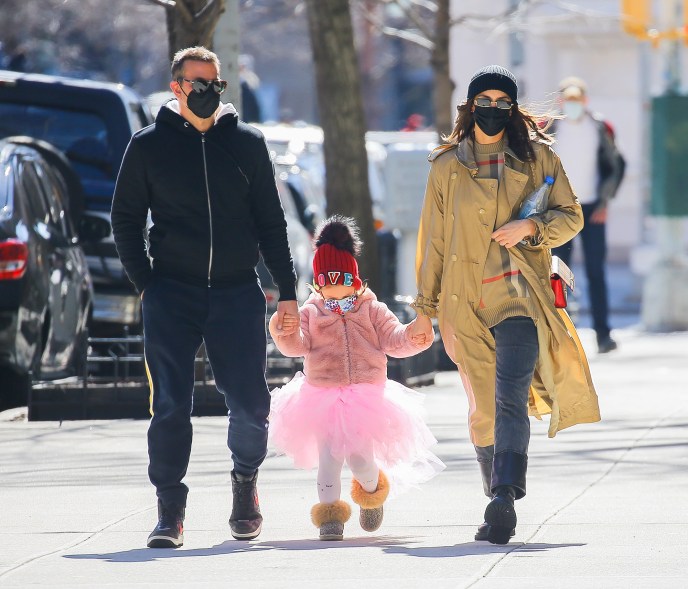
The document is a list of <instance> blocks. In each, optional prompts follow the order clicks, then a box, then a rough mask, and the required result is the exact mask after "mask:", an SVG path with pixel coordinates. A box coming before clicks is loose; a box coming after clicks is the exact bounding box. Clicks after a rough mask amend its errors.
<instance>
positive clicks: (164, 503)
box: [112, 47, 299, 547]
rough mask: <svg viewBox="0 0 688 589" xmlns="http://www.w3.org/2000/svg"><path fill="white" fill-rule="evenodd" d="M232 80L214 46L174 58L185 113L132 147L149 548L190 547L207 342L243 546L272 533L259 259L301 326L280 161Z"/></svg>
mask: <svg viewBox="0 0 688 589" xmlns="http://www.w3.org/2000/svg"><path fill="white" fill-rule="evenodd" d="M219 72H220V63H219V61H218V58H217V56H216V55H215V54H214V53H212V52H211V51H208V50H207V49H205V48H203V47H193V48H189V49H184V50H182V51H179V52H178V53H177V54H176V55H175V57H174V60H173V62H172V82H171V83H170V88H171V89H172V92H173V93H174V95H175V97H176V100H171V101H170V102H168V103H167V104H166V105H165V106H163V107H162V108H161V109H160V112H159V113H158V116H157V119H156V121H155V123H154V124H153V125H151V126H149V127H147V128H145V129H142V130H141V131H139V132H138V133H136V134H135V135H134V136H133V137H132V139H131V141H130V143H129V146H128V147H127V151H126V153H125V155H124V160H123V162H122V167H121V169H120V172H119V176H118V178H117V186H116V189H115V195H114V200H113V203H112V227H113V234H114V238H115V243H116V245H117V251H118V253H119V256H120V259H121V260H122V265H123V266H124V269H125V270H126V272H127V275H128V276H129V278H130V280H131V281H132V282H133V283H134V285H135V287H136V289H137V290H138V292H139V293H141V299H142V305H143V321H144V340H145V356H146V366H147V370H148V374H149V381H150V388H151V415H152V419H151V422H150V427H149V429H148V455H149V459H150V463H149V469H148V473H149V476H150V479H151V482H152V483H153V485H155V487H156V491H157V496H158V520H159V521H158V524H157V526H156V527H155V529H154V530H153V532H152V533H151V534H150V536H149V537H148V546H149V547H177V546H181V545H182V543H183V521H184V514H185V508H186V497H187V493H188V487H187V486H186V485H185V484H184V483H183V482H182V480H183V478H184V476H185V475H186V470H187V467H188V462H189V455H190V452H191V438H192V426H191V409H192V397H193V383H194V358H195V355H196V352H197V350H198V348H199V347H200V345H201V343H203V342H205V346H206V350H207V353H208V358H209V360H210V363H211V365H212V369H213V374H214V376H215V382H216V384H217V388H218V389H219V390H220V392H222V393H223V394H224V396H225V401H226V404H227V408H228V409H229V427H228V439H227V443H228V446H229V449H230V451H231V454H232V459H233V461H234V468H233V470H232V473H231V479H232V491H233V506H232V514H231V516H230V520H229V524H230V527H231V532H232V535H233V536H234V537H235V538H237V539H244V540H250V539H252V538H255V537H256V536H258V534H259V533H260V529H261V525H262V516H261V515H260V508H259V505H258V495H257V491H256V478H257V473H258V467H259V466H260V465H261V464H262V462H263V460H264V459H265V455H266V452H267V450H266V448H267V426H268V423H267V417H268V413H269V410H270V396H269V393H268V388H267V384H266V381H265V357H266V336H265V313H266V308H265V296H264V294H263V292H262V290H261V287H260V283H259V281H258V278H257V274H256V270H255V267H256V264H257V262H258V256H259V252H260V253H261V254H262V256H263V259H264V260H265V264H266V266H267V268H268V270H269V271H270V273H271V274H272V276H273V279H274V281H275V283H276V284H277V286H278V288H279V292H280V302H279V304H278V313H279V314H280V317H282V316H283V315H284V314H285V313H289V314H291V315H294V316H296V317H298V316H299V314H298V308H297V303H296V275H295V272H294V266H293V263H292V258H291V254H290V252H289V245H288V242H287V232H286V220H285V217H284V211H283V210H282V206H281V203H280V200H279V196H278V193H277V188H276V185H275V179H274V171H273V167H272V163H271V161H270V156H269V154H268V150H267V147H266V144H265V141H264V139H263V136H262V135H261V134H260V132H259V131H257V130H256V129H254V128H253V127H250V126H249V125H246V124H245V123H243V122H242V121H239V120H238V117H237V113H236V110H235V109H234V107H233V106H232V105H231V104H222V103H220V94H221V93H222V92H223V91H224V89H225V87H226V82H224V81H223V80H220V79H219ZM149 213H150V220H151V222H152V224H151V226H150V229H149V231H148V233H147V235H148V247H147V244H146V239H145V237H144V235H145V232H146V226H147V218H148V215H149ZM297 328H298V327H296V328H293V327H292V328H291V329H289V330H287V328H286V327H285V330H284V333H285V334H286V333H289V332H292V331H294V329H297Z"/></svg>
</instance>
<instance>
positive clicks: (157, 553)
mask: <svg viewBox="0 0 688 589" xmlns="http://www.w3.org/2000/svg"><path fill="white" fill-rule="evenodd" d="M409 542H414V540H413V539H412V538H406V537H392V536H380V537H377V538H350V539H347V540H342V541H337V542H323V541H321V540H276V541H267V540H266V541H264V542H244V541H240V540H227V541H225V542H223V543H222V544H218V545H216V546H212V547H210V548H191V549H188V550H185V549H184V548H177V549H174V548H133V549H131V550H123V551H121V552H104V553H102V554H65V555H64V556H63V558H69V559H74V560H102V561H105V562H152V561H155V560H161V559H165V558H189V557H199V556H221V555H225V554H234V553H238V552H263V551H265V550H326V549H331V548H361V547H365V546H371V547H374V546H376V547H379V548H383V549H385V550H388V549H391V548H393V547H396V546H402V545H404V544H408V543H409ZM409 550H411V549H409Z"/></svg>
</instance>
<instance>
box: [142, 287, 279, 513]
mask: <svg viewBox="0 0 688 589" xmlns="http://www.w3.org/2000/svg"><path fill="white" fill-rule="evenodd" d="M265 312H266V309H265V296H264V294H263V291H262V290H261V288H260V284H259V283H258V281H257V280H256V282H254V283H250V284H244V285H240V286H233V287H227V288H206V287H199V286H191V285H187V284H184V283H181V282H177V281H175V280H170V279H166V278H161V277H155V278H154V279H153V281H152V282H151V283H150V284H149V285H148V286H147V287H146V290H145V292H144V295H143V320H144V344H145V355H146V366H147V369H148V371H149V377H150V382H151V412H152V418H151V422H150V426H149V428H148V456H149V459H150V464H149V467H148V474H149V476H150V480H151V482H152V483H153V485H154V486H155V488H156V490H157V495H158V497H159V498H160V500H161V501H162V502H163V503H176V504H179V505H186V495H187V493H188V491H189V489H188V487H187V486H186V485H185V484H184V483H182V480H183V479H184V477H185V475H186V470H187V467H188V464H189V455H190V454H191V439H192V426H191V410H192V405H193V385H194V358H195V356H196V352H197V350H198V348H199V347H200V345H201V343H202V342H205V346H206V351H207V353H208V359H209V360H210V364H211V366H212V369H213V374H214V376H215V382H216V384H217V388H218V390H219V391H220V392H221V393H222V394H223V395H224V397H225V403H226V404H227V408H228V409H229V427H228V435H227V445H228V446H229V449H230V451H231V454H232V460H233V461H234V470H235V471H236V472H237V473H239V474H244V475H251V474H253V473H254V472H255V471H256V470H257V469H258V467H259V466H260V465H261V464H262V462H263V460H264V459H265V455H266V453H267V433H268V431H267V427H268V421H267V418H268V414H269V412H270V394H269V392H268V387H267V384H266V382H265V363H266V335H265Z"/></svg>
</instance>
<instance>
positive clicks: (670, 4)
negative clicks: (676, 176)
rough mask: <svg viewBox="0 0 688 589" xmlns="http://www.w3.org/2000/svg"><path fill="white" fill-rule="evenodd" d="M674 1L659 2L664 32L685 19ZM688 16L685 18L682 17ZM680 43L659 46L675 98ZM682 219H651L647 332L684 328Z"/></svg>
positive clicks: (687, 308) (687, 297)
mask: <svg viewBox="0 0 688 589" xmlns="http://www.w3.org/2000/svg"><path fill="white" fill-rule="evenodd" d="M681 4H682V3H681V2H680V1H678V0H667V1H665V2H661V3H660V8H661V13H660V16H661V19H662V21H663V23H662V24H663V27H662V28H663V29H664V30H678V29H680V28H681V23H682V22H683V19H684V18H685V17H684V15H683V14H682V13H683V10H682V7H681ZM686 16H688V15H686ZM680 43H681V40H680V39H677V38H672V39H667V40H665V41H664V43H663V44H662V60H663V65H664V81H665V95H666V96H678V95H679V92H680V90H681V78H680V58H681V51H680ZM684 222H685V217H681V216H669V215H666V216H664V215H662V216H657V217H655V227H656V234H657V247H658V254H659V255H658V259H657V263H656V264H655V266H654V267H653V268H652V269H651V270H650V272H649V273H648V275H647V278H646V279H645V284H644V287H643V298H642V322H643V325H644V327H645V329H647V330H648V331H661V332H665V331H678V330H686V329H688V260H686V257H685V255H684V252H683V235H682V227H683V224H684Z"/></svg>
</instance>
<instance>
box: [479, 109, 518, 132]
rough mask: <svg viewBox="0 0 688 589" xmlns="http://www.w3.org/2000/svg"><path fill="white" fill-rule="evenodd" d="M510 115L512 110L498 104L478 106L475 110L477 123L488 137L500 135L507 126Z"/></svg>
mask: <svg viewBox="0 0 688 589" xmlns="http://www.w3.org/2000/svg"><path fill="white" fill-rule="evenodd" d="M510 116H511V110H507V109H503V108H497V107H496V106H488V107H485V106H476V107H475V110H474V111H473V120H474V121H475V124H476V125H478V127H480V130H481V131H482V132H483V133H485V135H487V136H488V137H493V136H494V135H499V134H500V133H501V132H502V131H503V130H504V129H505V128H506V125H507V123H508V122H509V117H510Z"/></svg>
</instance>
